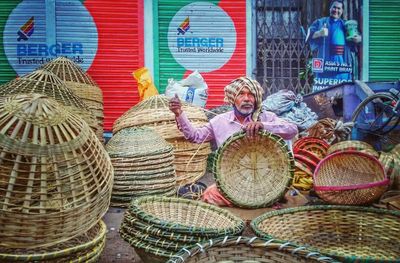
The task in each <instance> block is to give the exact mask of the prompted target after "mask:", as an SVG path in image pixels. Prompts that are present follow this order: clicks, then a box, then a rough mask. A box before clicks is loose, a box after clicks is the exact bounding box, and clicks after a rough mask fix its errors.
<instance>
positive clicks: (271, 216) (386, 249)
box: [251, 206, 400, 262]
mask: <svg viewBox="0 0 400 263" xmlns="http://www.w3.org/2000/svg"><path fill="white" fill-rule="evenodd" d="M251 227H252V228H253V230H254V231H255V232H256V234H257V235H259V236H262V237H266V238H274V239H279V240H290V241H292V242H294V243H297V244H298V245H309V246H311V247H310V249H317V250H318V251H320V252H321V253H324V254H327V255H330V256H333V257H337V258H339V260H348V261H349V262H361V261H362V260H365V261H362V262H378V261H379V262H398V260H400V246H399V245H398V244H399V242H400V231H399V229H400V213H399V212H395V211H389V210H383V209H373V208H366V207H355V206H307V207H299V208H289V209H283V210H280V211H273V212H268V213H266V214H264V215H262V216H259V217H258V218H256V219H254V220H253V221H252V222H251ZM356 260H359V261H356ZM384 260H386V261H384ZM396 260H397V261H396ZM346 262H347V261H346Z"/></svg>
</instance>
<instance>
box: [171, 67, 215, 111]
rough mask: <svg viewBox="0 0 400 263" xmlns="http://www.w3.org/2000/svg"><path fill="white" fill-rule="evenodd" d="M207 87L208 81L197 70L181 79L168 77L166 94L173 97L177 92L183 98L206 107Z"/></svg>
mask: <svg viewBox="0 0 400 263" xmlns="http://www.w3.org/2000/svg"><path fill="white" fill-rule="evenodd" d="M207 89H208V86H207V83H206V82H205V81H204V79H203V77H202V76H201V75H200V73H199V72H198V71H197V70H196V71H194V72H193V73H191V74H190V75H189V76H188V77H187V78H186V79H183V80H181V81H175V80H174V79H168V85H167V88H166V89H165V95H166V96H167V97H170V98H172V97H173V96H175V94H177V95H178V97H179V98H180V99H181V100H183V101H186V102H188V103H191V104H194V105H197V106H200V107H203V108H204V107H205V105H206V103H207V97H208V93H207Z"/></svg>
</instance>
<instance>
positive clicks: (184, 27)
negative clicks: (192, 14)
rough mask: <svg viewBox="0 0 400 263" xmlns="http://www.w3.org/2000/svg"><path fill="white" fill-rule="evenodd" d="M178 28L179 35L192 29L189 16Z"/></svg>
mask: <svg viewBox="0 0 400 263" xmlns="http://www.w3.org/2000/svg"><path fill="white" fill-rule="evenodd" d="M177 29H178V35H184V34H185V33H186V32H187V31H188V30H189V29H190V21H189V17H186V19H185V20H184V21H183V22H182V23H181V24H180V26H179V27H178V28H177Z"/></svg>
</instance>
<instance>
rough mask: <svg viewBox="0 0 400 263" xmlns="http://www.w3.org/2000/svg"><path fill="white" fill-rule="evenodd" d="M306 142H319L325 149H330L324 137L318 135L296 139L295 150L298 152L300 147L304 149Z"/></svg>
mask: <svg viewBox="0 0 400 263" xmlns="http://www.w3.org/2000/svg"><path fill="white" fill-rule="evenodd" d="M306 143H317V144H318V145H320V146H322V147H323V148H324V149H325V150H328V148H329V143H327V142H326V141H325V140H324V139H321V138H318V137H310V136H306V137H302V138H300V139H298V140H296V141H295V142H294V143H293V151H294V152H297V150H298V149H304V148H302V146H304V144H306Z"/></svg>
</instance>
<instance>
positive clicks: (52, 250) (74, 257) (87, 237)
mask: <svg viewBox="0 0 400 263" xmlns="http://www.w3.org/2000/svg"><path fill="white" fill-rule="evenodd" d="M106 230H107V227H106V224H105V223H104V222H103V221H102V220H100V221H99V222H98V223H97V225H95V226H94V227H92V228H91V229H89V231H87V232H85V233H84V234H82V235H79V236H77V237H75V238H73V239H70V240H68V241H65V242H63V243H60V244H58V245H55V246H51V247H47V248H39V249H38V248H36V249H24V248H20V249H11V248H3V247H1V246H0V262H2V263H3V262H4V263H10V262H43V263H45V262H46V263H62V262H71V263H78V262H86V263H91V262H97V261H98V259H99V258H100V255H101V253H102V251H103V249H104V246H105V242H106Z"/></svg>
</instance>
